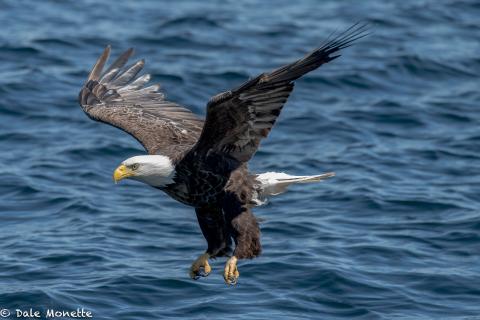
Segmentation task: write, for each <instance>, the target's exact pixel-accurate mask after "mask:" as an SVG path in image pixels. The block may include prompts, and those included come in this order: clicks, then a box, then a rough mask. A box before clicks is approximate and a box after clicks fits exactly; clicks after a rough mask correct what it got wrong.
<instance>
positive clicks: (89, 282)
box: [0, 0, 480, 320]
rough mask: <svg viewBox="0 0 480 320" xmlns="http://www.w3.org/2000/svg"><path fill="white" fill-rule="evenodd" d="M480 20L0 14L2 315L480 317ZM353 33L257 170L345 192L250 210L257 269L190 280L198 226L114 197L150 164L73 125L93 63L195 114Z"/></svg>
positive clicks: (474, 8) (474, 6)
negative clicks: (256, 226) (136, 166)
mask: <svg viewBox="0 0 480 320" xmlns="http://www.w3.org/2000/svg"><path fill="white" fill-rule="evenodd" d="M479 17H480V3H479V2H478V1H475V0H471V1H468V0H463V1H462V0H445V1H434V0H421V1H413V0H412V1H373V0H368V1H367V0H365V1H334V0H331V1H314V0H299V1H283V0H282V1H275V2H273V1H223V0H222V1H220V0H214V1H178V2H173V1H171V2H170V1H169V2H166V1H165V2H160V1H150V0H138V1H114V0H106V1H90V0H83V1H80V0H69V1H67V0H65V1H54V0H49V1H33V0H32V1H16V0H0V22H1V25H2V31H1V32H0V120H1V121H0V146H1V152H0V176H1V179H0V219H1V220H0V309H6V310H7V311H8V312H10V313H11V315H10V316H9V317H7V318H9V319H15V318H16V313H15V309H25V310H27V309H29V308H32V309H34V310H40V311H41V312H42V317H43V318H44V317H45V314H43V313H44V312H46V310H48V309H58V310H74V309H76V308H84V309H86V310H89V311H91V312H92V314H93V316H94V319H126V320H133V319H142V320H143V319H178V318H185V319H249V320H251V319H340V318H342V319H453V318H464V319H480V212H479V204H480V179H479V177H480V105H479V102H480V81H479V74H480V20H479ZM356 21H365V22H368V23H370V24H371V25H372V26H373V31H374V33H373V35H371V36H369V37H368V38H365V39H363V40H361V41H360V42H359V43H358V44H357V45H355V46H353V47H351V48H348V49H346V50H345V51H344V54H343V56H342V57H341V58H340V59H337V60H335V61H334V62H332V63H331V64H329V65H326V66H323V67H322V68H320V69H319V70H317V71H316V72H313V73H311V74H309V75H308V76H306V77H305V78H303V79H301V80H299V81H298V82H297V84H296V89H295V91H294V93H293V94H292V96H291V97H290V99H289V102H288V104H287V105H286V107H285V108H284V111H283V112H282V115H281V117H280V120H279V121H278V123H277V125H276V127H275V128H274V130H273V131H272V133H271V135H270V137H269V138H268V139H267V140H265V141H264V142H263V144H262V146H261V149H260V151H259V152H258V153H257V155H256V156H255V158H254V159H253V160H252V161H251V168H252V170H254V171H255V172H266V171H285V172H287V173H292V174H316V173H321V172H326V171H335V172H336V173H337V176H336V177H335V178H333V179H330V180H329V181H326V182H324V183H321V184H310V185H301V186H295V187H293V188H291V190H290V192H289V193H287V194H284V195H281V196H279V197H276V198H275V199H273V201H271V202H270V203H269V204H268V205H266V206H264V207H260V208H257V209H256V210H255V212H256V214H257V215H258V216H259V217H260V218H261V219H262V223H261V229H262V240H263V248H264V253H263V255H262V256H261V257H260V258H258V259H255V260H249V261H242V262H241V263H240V265H239V268H240V274H241V276H240V282H239V284H238V285H237V286H236V287H228V286H226V285H225V284H224V282H223V278H222V269H223V264H224V259H217V260H216V261H214V262H213V264H212V266H213V269H214V271H213V273H212V274H211V275H210V276H209V277H208V278H207V279H201V280H199V281H193V280H190V279H189V277H188V268H189V265H190V263H191V261H192V260H193V259H195V258H196V257H197V256H198V254H200V253H201V252H202V251H203V250H204V249H205V240H204V239H203V237H202V235H201V233H200V229H199V227H198V225H197V222H196V218H195V216H194V214H193V210H192V209H191V208H188V207H185V206H183V205H181V204H179V203H176V202H175V201H173V200H171V199H169V198H168V197H167V196H166V195H164V194H162V193H161V192H159V191H157V190H154V189H151V188H148V187H147V186H144V185H141V184H138V183H135V182H126V183H122V184H120V185H114V184H113V182H112V177H111V175H112V171H113V169H114V168H115V167H116V166H117V165H118V164H119V163H120V162H121V161H123V160H124V159H126V158H128V157H130V156H133V155H137V154H142V153H144V151H143V150H142V148H141V146H140V145H139V144H138V143H137V142H136V141H135V140H134V139H133V138H131V137H130V136H128V135H126V134H124V133H122V132H121V131H119V130H118V129H115V128H112V127H109V126H106V125H102V124H100V123H95V122H93V121H91V120H89V119H88V118H87V117H86V116H85V115H84V114H83V112H82V110H81V109H80V107H79V106H78V103H77V94H78V91H79V89H80V87H81V86H82V84H83V83H84V81H85V79H86V76H87V73H88V71H89V69H90V68H91V66H92V65H93V63H94V61H95V59H96V58H97V56H98V55H99V54H100V53H101V51H102V50H103V48H104V47H105V46H106V45H107V44H111V45H112V48H113V52H114V54H118V53H120V52H121V51H122V50H125V49H126V48H128V47H131V46H132V47H135V48H136V50H137V51H136V52H137V54H136V57H138V58H146V60H147V64H146V70H147V71H148V72H151V73H152V75H153V80H154V81H155V82H160V83H161V84H162V86H163V89H164V91H165V93H166V95H167V97H168V99H170V100H172V101H176V102H179V103H181V104H184V105H186V106H189V107H190V108H191V109H192V110H193V111H195V112H197V113H199V114H204V112H205V104H206V101H207V100H208V99H209V97H211V96H212V95H214V94H216V93H219V92H221V91H224V90H228V89H230V88H232V87H234V86H236V85H238V84H240V83H241V82H242V81H244V80H246V79H247V78H249V77H252V76H255V75H257V74H259V73H261V72H264V71H268V70H271V69H273V68H275V67H278V66H280V65H282V64H285V63H287V62H290V61H292V60H293V59H296V58H299V57H301V56H302V55H303V54H305V53H306V52H308V51H309V50H311V49H313V48H314V47H316V46H318V45H320V44H321V42H322V41H323V40H324V39H325V38H326V37H327V36H328V34H330V33H331V32H332V31H334V30H336V29H339V30H341V29H344V28H346V27H348V26H349V25H351V24H352V23H354V22H356ZM4 312H6V311H4ZM1 315H2V314H0V316H1ZM4 315H6V313H4ZM66 318H68V317H66Z"/></svg>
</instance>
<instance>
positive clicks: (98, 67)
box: [86, 45, 111, 82]
mask: <svg viewBox="0 0 480 320" xmlns="http://www.w3.org/2000/svg"><path fill="white" fill-rule="evenodd" d="M110 50H111V47H110V45H108V46H106V47H105V49H104V50H103V53H102V55H101V56H100V57H99V58H98V60H97V62H96V63H95V65H94V66H93V68H92V71H90V74H89V75H88V78H87V81H86V82H88V81H90V80H98V79H99V78H100V74H101V73H102V70H103V67H104V66H105V63H106V62H107V60H108V57H109V56H110Z"/></svg>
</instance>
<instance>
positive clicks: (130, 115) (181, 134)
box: [78, 46, 203, 157]
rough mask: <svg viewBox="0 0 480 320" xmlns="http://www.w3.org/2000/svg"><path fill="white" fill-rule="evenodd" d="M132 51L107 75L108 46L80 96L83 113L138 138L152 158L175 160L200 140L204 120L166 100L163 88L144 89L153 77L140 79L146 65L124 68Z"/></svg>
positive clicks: (128, 51)
mask: <svg viewBox="0 0 480 320" xmlns="http://www.w3.org/2000/svg"><path fill="white" fill-rule="evenodd" d="M132 54H133V49H129V50H127V51H126V52H125V53H123V54H122V55H121V56H120V57H119V58H118V59H117V60H116V61H115V62H114V63H113V64H112V65H111V66H110V67H109V68H108V69H107V70H106V71H105V72H102V70H103V68H104V66H105V63H106V62H107V60H108V57H109V55H110V46H108V47H107V48H106V49H105V51H104V52H103V54H102V55H101V56H100V58H99V59H98V60H97V63H96V64H95V66H94V67H93V69H92V71H91V72H90V75H89V76H88V79H87V81H86V83H85V85H84V86H83V88H82V90H81V91H80V94H79V97H78V98H79V102H80V105H81V106H82V109H83V111H85V113H86V114H87V115H88V116H89V117H90V118H91V119H93V120H96V121H100V122H104V123H108V124H110V125H112V126H115V127H117V128H120V129H122V130H123V131H125V132H127V133H129V134H131V135H132V136H133V137H135V138H136V139H137V140H138V141H139V142H140V143H141V144H142V145H143V146H144V147H145V149H146V150H147V151H148V153H150V154H155V153H162V154H165V155H167V156H171V157H175V156H176V155H175V153H176V150H177V149H176V148H179V147H182V146H192V145H193V144H195V142H196V141H197V140H198V137H199V135H200V133H201V130H202V127H203V120H202V119H200V118H199V117H198V116H197V115H195V114H193V113H192V112H191V111H190V110H188V109H186V108H184V107H182V106H180V105H178V104H175V103H173V102H169V101H166V100H164V95H163V94H162V93H161V92H160V91H159V89H160V86H159V85H158V84H154V85H151V86H147V87H146V86H145V84H146V83H147V82H148V81H149V80H150V75H148V74H144V75H142V76H139V77H137V75H138V73H139V72H140V71H141V70H142V68H143V66H144V64H145V61H144V60H140V61H137V62H135V63H134V64H132V65H130V66H128V67H125V64H126V63H127V61H128V59H129V58H130V56H131V55H132Z"/></svg>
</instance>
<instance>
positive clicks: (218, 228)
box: [190, 208, 230, 280]
mask: <svg viewBox="0 0 480 320" xmlns="http://www.w3.org/2000/svg"><path fill="white" fill-rule="evenodd" d="M195 212H196V214H197V219H198V223H199V224H200V229H201V230H202V233H203V236H204V237H205V239H206V240H207V244H208V248H207V251H206V252H205V253H204V254H202V255H200V257H198V259H197V260H195V261H194V262H193V263H192V266H191V267H190V277H191V278H192V279H195V280H196V279H198V278H199V277H206V276H208V275H209V274H210V272H211V270H212V268H211V267H210V265H209V264H208V259H210V258H215V257H218V256H222V255H224V254H225V253H226V252H228V249H229V245H230V238H229V236H228V233H227V226H226V222H225V217H224V215H223V213H222V211H221V209H219V208H196V209H195Z"/></svg>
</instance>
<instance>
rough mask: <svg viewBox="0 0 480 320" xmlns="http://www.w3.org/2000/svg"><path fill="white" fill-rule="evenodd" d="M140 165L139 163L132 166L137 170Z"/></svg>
mask: <svg viewBox="0 0 480 320" xmlns="http://www.w3.org/2000/svg"><path fill="white" fill-rule="evenodd" d="M139 166H140V165H139V164H138V163H134V164H132V167H131V168H132V170H137V169H138V167H139Z"/></svg>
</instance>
